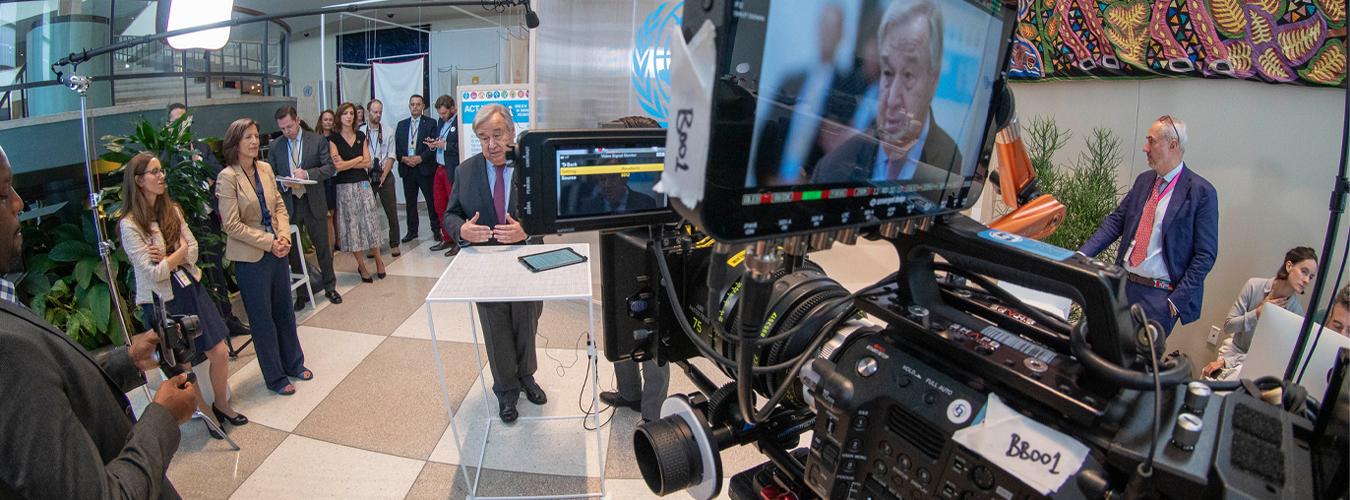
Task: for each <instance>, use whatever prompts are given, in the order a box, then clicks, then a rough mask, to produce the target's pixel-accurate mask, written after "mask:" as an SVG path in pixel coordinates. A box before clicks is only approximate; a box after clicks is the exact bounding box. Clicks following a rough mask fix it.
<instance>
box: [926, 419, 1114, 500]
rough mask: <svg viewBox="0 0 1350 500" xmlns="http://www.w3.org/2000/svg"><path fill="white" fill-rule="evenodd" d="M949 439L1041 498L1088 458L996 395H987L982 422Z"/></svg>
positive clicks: (1062, 436) (1061, 435)
mask: <svg viewBox="0 0 1350 500" xmlns="http://www.w3.org/2000/svg"><path fill="white" fill-rule="evenodd" d="M952 439H954V440H956V442H957V443H960V444H961V445H962V446H965V447H966V448H969V449H970V450H971V451H973V452H975V453H978V454H979V455H980V456H982V457H984V458H985V459H986V460H989V461H990V462H993V464H994V465H997V466H998V467H999V468H1001V469H1003V470H1004V471H1007V472H1008V473H1009V474H1011V475H1012V476H1014V477H1017V478H1018V479H1021V480H1022V481H1023V482H1025V483H1027V485H1029V486H1031V487H1033V488H1036V490H1037V491H1040V492H1041V494H1043V495H1050V494H1052V493H1054V492H1055V491H1057V490H1059V487H1060V486H1062V485H1063V484H1064V480H1065V479H1068V478H1070V477H1073V476H1074V475H1075V474H1077V473H1078V469H1079V468H1081V467H1082V466H1083V459H1085V458H1087V454H1088V448H1087V446H1084V445H1083V443H1080V442H1078V440H1076V439H1074V438H1072V437H1069V436H1068V435H1066V434H1064V433H1062V432H1059V431H1057V430H1054V429H1052V428H1050V427H1048V426H1046V425H1045V424H1042V423H1040V422H1037V421H1035V420H1032V419H1030V418H1027V417H1026V416H1023V415H1022V414H1020V413H1017V411H1015V410H1013V409H1012V408H1009V407H1008V406H1007V405H1005V404H1003V400H1001V399H999V398H998V395H997V394H990V395H989V402H988V403H987V404H986V406H985V413H984V420H983V421H981V422H980V423H978V424H976V425H972V426H970V427H967V428H965V429H961V430H959V431H956V434H955V435H953V436H952Z"/></svg>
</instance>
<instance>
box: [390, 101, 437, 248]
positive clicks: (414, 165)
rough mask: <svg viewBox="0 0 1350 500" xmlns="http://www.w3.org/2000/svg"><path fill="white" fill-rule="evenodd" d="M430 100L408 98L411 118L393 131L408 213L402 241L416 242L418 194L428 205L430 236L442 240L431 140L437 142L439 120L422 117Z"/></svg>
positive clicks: (402, 121) (434, 154)
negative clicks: (435, 199)
mask: <svg viewBox="0 0 1350 500" xmlns="http://www.w3.org/2000/svg"><path fill="white" fill-rule="evenodd" d="M426 108H427V100H426V99H424V98H423V97H422V96H420V95H417V94H413V96H412V97H411V98H409V99H408V112H410V113H412V116H410V117H408V118H404V119H402V120H399V122H398V126H397V127H395V128H394V139H395V141H397V142H396V143H395V145H394V147H395V148H397V149H395V154H397V155H398V176H399V177H400V178H402V179H403V202H404V204H405V205H406V210H407V214H408V235H407V236H404V237H403V242H404V243H407V242H409V241H412V240H415V239H417V231H418V226H420V225H421V223H419V222H418V220H417V193H418V192H421V193H422V199H424V200H426V203H427V215H428V216H429V217H430V219H431V234H432V236H433V237H434V238H435V239H436V241H441V220H440V217H441V214H437V213H436V206H435V205H436V204H435V202H434V201H433V199H434V193H433V190H434V185H435V180H436V168H437V166H436V150H435V149H432V148H431V145H430V144H428V143H427V142H428V141H434V140H436V134H437V130H436V120H434V119H432V118H428V117H425V116H422V112H423V111H426Z"/></svg>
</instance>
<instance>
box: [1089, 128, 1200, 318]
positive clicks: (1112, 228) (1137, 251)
mask: <svg viewBox="0 0 1350 500" xmlns="http://www.w3.org/2000/svg"><path fill="white" fill-rule="evenodd" d="M1186 138H1187V134H1186V123H1185V122H1182V121H1181V120H1177V119H1174V118H1172V117H1171V116H1167V115H1163V116H1162V117H1161V118H1158V120H1157V121H1155V122H1153V126H1151V127H1149V129H1148V135H1147V136H1146V137H1145V138H1144V154H1145V155H1147V158H1148V166H1149V169H1148V170H1145V171H1144V173H1142V174H1139V177H1136V178H1135V179H1134V187H1132V188H1130V192H1129V194H1126V195H1125V198H1124V199H1122V200H1120V205H1119V206H1117V207H1116V209H1115V210H1114V211H1112V212H1111V214H1110V215H1107V216H1106V219H1105V220H1103V221H1102V225H1101V227H1099V228H1098V229H1097V232H1096V233H1094V234H1093V235H1092V237H1091V238H1088V240H1087V242H1086V243H1083V246H1082V248H1079V249H1078V251H1079V252H1082V253H1083V254H1085V255H1088V256H1090V257H1096V256H1097V254H1099V253H1101V251H1102V250H1105V249H1106V247H1109V246H1111V244H1112V243H1115V242H1116V241H1120V250H1119V251H1117V252H1116V264H1117V265H1119V266H1122V267H1124V268H1125V271H1126V273H1127V274H1126V278H1127V280H1128V281H1127V282H1126V283H1125V296H1126V298H1128V299H1129V301H1130V303H1131V304H1139V305H1140V306H1141V307H1143V308H1144V313H1145V314H1147V315H1148V318H1149V319H1156V320H1158V322H1159V323H1161V324H1162V327H1163V333H1164V334H1171V333H1172V327H1173V326H1174V325H1176V322H1177V320H1178V319H1180V320H1181V322H1182V323H1183V324H1184V323H1190V322H1192V321H1195V320H1197V319H1199V318H1200V306H1201V304H1202V302H1203V301H1204V293H1205V277H1206V276H1208V275H1209V271H1210V269H1213V268H1214V260H1215V259H1216V258H1218V256H1219V194H1218V192H1217V191H1215V190H1214V185H1213V184H1210V183H1209V181H1207V180H1205V178H1204V177H1200V174H1197V173H1195V172H1192V171H1191V168H1190V165H1186V164H1185V163H1184V162H1183V161H1182V159H1181V157H1182V155H1183V154H1184V153H1185V152H1186Z"/></svg>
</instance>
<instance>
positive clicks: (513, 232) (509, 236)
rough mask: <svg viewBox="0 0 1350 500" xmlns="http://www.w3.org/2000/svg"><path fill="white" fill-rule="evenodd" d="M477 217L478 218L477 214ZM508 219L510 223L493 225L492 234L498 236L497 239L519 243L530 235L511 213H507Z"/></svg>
mask: <svg viewBox="0 0 1350 500" xmlns="http://www.w3.org/2000/svg"><path fill="white" fill-rule="evenodd" d="M475 218H477V216H476V215H475ZM506 220H507V221H509V222H510V224H498V225H496V226H493V227H492V235H493V237H495V238H497V241H499V242H502V243H508V244H509V243H518V242H521V241H525V238H528V237H529V236H530V235H528V234H525V228H523V227H520V222H517V221H516V219H514V218H512V217H511V214H506Z"/></svg>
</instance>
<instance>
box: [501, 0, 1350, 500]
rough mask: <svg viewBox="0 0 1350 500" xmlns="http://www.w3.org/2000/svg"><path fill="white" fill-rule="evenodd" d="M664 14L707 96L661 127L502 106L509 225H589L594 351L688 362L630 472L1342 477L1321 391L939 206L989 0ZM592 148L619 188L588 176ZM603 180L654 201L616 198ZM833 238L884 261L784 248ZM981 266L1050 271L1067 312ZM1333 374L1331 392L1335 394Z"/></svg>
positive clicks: (1116, 275) (1208, 483) (883, 494)
mask: <svg viewBox="0 0 1350 500" xmlns="http://www.w3.org/2000/svg"><path fill="white" fill-rule="evenodd" d="M683 14H684V15H683V26H684V28H683V33H682V35H683V39H684V41H690V42H691V43H695V42H698V41H706V40H708V39H709V36H710V35H711V39H713V40H716V48H715V50H714V51H712V52H713V53H714V54H715V61H703V62H702V63H700V62H698V61H692V62H689V61H681V60H676V61H675V62H674V63H672V68H673V70H674V71H679V70H681V68H685V67H687V65H689V64H694V65H697V64H710V65H711V66H712V67H711V68H706V69H708V70H709V71H711V74H712V75H713V78H712V79H711V82H710V84H711V89H710V95H709V96H708V100H707V102H705V103H698V102H694V103H693V104H692V105H691V104H690V102H688V101H687V100H686V101H678V100H677V101H676V102H672V106H674V109H672V110H671V116H677V117H680V118H679V120H678V123H673V124H672V125H671V127H670V129H669V130H666V131H664V132H662V131H656V130H651V131H639V130H613V129H603V130H593V131H530V132H526V133H525V134H523V135H522V137H521V138H520V141H519V143H520V145H521V147H520V150H519V151H520V155H521V159H522V161H521V167H522V169H523V170H521V171H522V172H523V175H519V176H517V177H516V180H515V187H514V188H515V189H516V196H518V197H519V198H517V199H520V200H523V203H524V205H525V210H523V218H522V224H523V225H524V226H525V228H526V230H527V232H529V233H530V234H548V233H554V232H567V231H574V230H600V231H602V233H601V238H600V244H601V256H600V260H601V264H602V268H601V272H602V281H603V287H602V302H603V311H604V313H603V317H604V320H603V323H604V335H603V347H604V351H605V356H606V357H607V358H608V359H609V360H611V361H620V360H626V359H631V360H639V361H641V360H656V361H658V362H660V363H674V364H676V365H678V366H680V367H681V368H682V369H683V370H684V372H685V373H686V374H687V375H688V376H689V378H690V379H691V380H692V381H693V382H694V383H695V385H696V386H697V387H698V389H699V391H698V392H696V393H691V394H684V395H675V396H672V397H670V398H668V399H667V400H666V401H665V403H664V405H663V408H662V418H660V419H659V420H656V421H652V422H649V423H645V424H643V425H640V426H639V427H638V429H637V431H636V433H635V434H634V437H633V445H634V451H635V456H636V458H637V461H638V465H639V467H640V469H641V471H642V475H643V478H644V479H645V481H646V482H647V484H648V486H649V487H650V488H651V490H652V491H653V492H655V493H657V494H659V495H666V494H669V493H673V492H676V491H688V493H689V494H690V495H691V496H693V497H695V498H713V497H715V496H717V495H718V493H719V492H720V491H721V490H722V489H723V488H724V487H725V488H727V489H729V492H730V495H731V497H732V498H745V499H749V498H773V499H779V498H829V499H893V498H945V499H957V498H960V499H1004V500H1011V499H1014V498H1018V499H1021V498H1041V497H1049V496H1054V497H1059V498H1102V497H1113V498H1114V497H1116V496H1121V497H1125V498H1140V497H1142V498H1188V497H1200V498H1219V497H1224V498H1227V497H1234V498H1344V495H1345V484H1346V482H1345V481H1346V471H1345V469H1346V467H1345V465H1346V462H1345V458H1344V457H1345V450H1346V440H1345V438H1344V434H1345V427H1346V423H1345V419H1344V418H1338V417H1334V416H1333V412H1330V411H1327V412H1316V411H1315V406H1316V405H1313V404H1311V403H1310V402H1309V401H1307V400H1306V399H1305V398H1303V397H1286V399H1285V401H1284V404H1283V408H1281V407H1277V406H1272V405H1269V404H1266V403H1264V402H1262V401H1261V400H1260V397H1261V392H1262V391H1263V390H1269V389H1272V388H1275V387H1281V386H1284V384H1283V383H1281V382H1280V381H1278V380H1258V381H1248V382H1247V383H1244V384H1236V383H1201V382H1195V381H1192V380H1191V374H1190V373H1191V364H1190V361H1189V360H1188V359H1187V358H1186V357H1185V356H1170V357H1166V359H1164V358H1165V356H1164V355H1163V351H1164V350H1163V347H1162V345H1161V344H1162V343H1163V341H1164V339H1163V337H1162V335H1161V334H1160V333H1159V332H1160V331H1161V329H1160V328H1158V326H1157V325H1156V323H1152V324H1151V323H1150V322H1149V321H1148V318H1146V317H1145V316H1144V314H1143V312H1142V310H1141V309H1139V308H1138V307H1137V306H1127V305H1126V301H1125V299H1124V284H1125V272H1124V271H1123V270H1122V269H1120V268H1118V267H1116V266H1113V265H1110V264H1107V263H1103V262H1101V261H1097V260H1094V259H1090V258H1088V257H1085V256H1082V255H1080V254H1077V253H1076V252H1072V251H1069V250H1065V249H1062V248H1057V247H1053V246H1050V245H1046V244H1043V243H1040V242H1038V241H1034V240H1030V239H1026V238H1024V237H1021V236H1018V235H1015V234H1009V233H1006V232H1001V231H995V230H991V229H989V228H987V227H985V226H983V225H981V224H979V223H977V222H975V221H973V220H971V219H969V218H967V217H965V216H964V215H961V214H960V212H961V211H962V210H965V209H967V208H970V207H971V206H972V205H973V204H974V203H975V201H976V199H977V198H978V196H979V194H980V192H981V191H982V190H983V185H984V182H985V181H986V179H987V178H988V166H989V160H990V156H991V151H992V149H993V143H994V135H995V132H996V131H997V130H999V129H1000V128H1001V127H1002V126H1003V125H1004V124H1006V123H1008V122H1009V119H1010V117H1011V116H1012V100H1011V93H1010V92H1009V91H1008V89H1007V87H1006V82H1005V68H1006V65H1007V59H1008V54H1009V52H1010V48H1011V47H1012V44H1013V42H1012V36H1011V34H1012V30H1013V27H1014V26H1015V24H1016V23H1015V12H1014V10H1013V9H1012V8H1010V7H1008V6H1005V5H1004V4H1003V3H1002V2H1000V1H991V0H841V1H837V2H823V3H822V2H810V1H805V0H795V1H794V0H775V1H772V2H770V1H768V0H737V1H727V0H710V1H708V2H690V3H686V4H685V7H684V12H683ZM699 30H710V31H704V32H700V31H699ZM810 33H817V34H818V37H815V38H813V37H811V36H809V34H810ZM804 34H805V35H804ZM677 43H679V42H677ZM687 52H688V51H682V50H672V53H675V54H684V53H687ZM817 58H825V59H829V60H828V61H826V62H823V63H822V62H821V60H820V59H817ZM677 80H678V79H677ZM679 90H680V89H676V91H675V92H673V94H682V93H681V92H679ZM682 95H689V93H683V94H682ZM685 105H689V107H687V108H685V107H681V106H685ZM700 141H702V142H700ZM699 144H706V146H704V147H705V148H706V150H698V149H697V146H698V145H699ZM692 158H706V161H704V162H702V163H700V162H697V161H690V159H692ZM658 159H659V160H660V161H661V162H662V163H664V164H665V166H664V168H663V169H662V170H661V172H662V179H661V183H662V186H663V189H664V191H661V192H658V191H656V190H655V189H651V185H652V183H653V182H655V180H656V179H654V178H652V177H653V176H651V175H648V174H652V173H655V171H656V169H655V168H654V167H653V164H654V163H655V162H657V161H658ZM591 175H618V176H619V178H621V179H626V180H625V183H626V184H627V186H626V190H620V189H614V190H613V191H611V192H609V193H608V196H602V195H601V194H600V193H601V191H602V189H600V188H599V187H598V186H599V183H598V182H594V183H592V182H590V181H591V180H592V179H588V177H589V176H591ZM690 176H692V177H693V178H695V179H696V180H698V181H700V182H694V183H689V184H684V183H682V182H670V181H672V180H677V179H673V177H685V178H688V177H690ZM596 180H597V181H598V179H596ZM691 186H692V187H691ZM628 193H639V194H642V195H644V196H646V197H648V198H650V199H651V200H652V201H654V202H655V203H654V204H650V203H642V204H641V206H642V207H643V208H641V209H636V207H637V206H638V205H635V204H632V203H631V202H629V203H626V204H620V203H619V202H620V201H621V200H632V199H635V198H632V197H630V196H628ZM621 194H622V195H623V196H620V195H621ZM602 197H603V198H604V201H597V200H599V199H600V198H602ZM681 219H683V222H679V221H680V220H681ZM859 238H867V239H871V240H883V241H886V242H889V243H890V244H891V245H893V246H894V248H895V250H896V252H897V253H898V255H899V257H900V266H899V269H898V270H897V271H896V272H895V273H893V274H891V275H889V276H887V277H886V278H884V279H882V280H881V281H879V282H878V283H876V284H874V285H872V286H868V287H863V288H861V289H855V290H849V289H848V288H846V287H844V286H843V285H841V284H840V283H839V282H837V281H835V280H834V279H831V278H830V277H829V276H828V275H827V274H826V273H825V272H824V271H823V270H822V269H821V268H820V267H819V266H818V265H816V264H815V263H813V262H812V261H811V259H810V255H809V254H810V253H811V252H814V251H819V250H826V249H829V248H831V247H832V246H833V245H835V244H836V243H840V244H848V245H851V244H854V243H856V242H857V240H858V239H859ZM996 280H1002V281H1007V282H1011V283H1015V284H1017V285H1021V286H1023V287H1028V288H1031V289H1034V290H1038V291H1041V292H1045V293H1049V294H1054V295H1057V296H1061V297H1067V298H1069V299H1071V300H1072V302H1074V303H1075V304H1076V305H1077V306H1078V307H1079V308H1080V309H1081V311H1082V317H1083V319H1082V320H1081V321H1078V322H1076V323H1070V322H1069V321H1068V320H1066V319H1064V318H1060V317H1057V316H1053V315H1052V314H1050V313H1047V312H1044V311H1042V310H1041V309H1038V308H1036V307H1033V306H1030V305H1028V304H1027V303H1026V302H1025V301H1023V300H1022V299H1020V298H1019V297H1018V296H1017V295H1015V294H1013V293H1011V292H1008V291H1007V290H1006V289H1005V288H1003V287H1002V286H1000V285H999V284H998V282H997V281H996ZM695 358H703V359H704V360H707V361H708V362H711V363H712V364H713V365H714V366H715V367H716V369H717V370H718V371H719V372H720V373H721V374H722V375H724V376H725V378H729V379H730V380H731V382H730V383H725V384H720V385H719V384H716V383H714V382H713V379H714V377H713V376H709V374H708V373H705V372H704V371H703V370H702V369H700V368H699V367H698V366H696V365H695V364H693V363H690V361H691V360H693V359H695ZM1338 373H1339V374H1338V375H1337V377H1338V378H1337V380H1342V381H1343V380H1344V379H1345V375H1344V370H1342V371H1341V372H1338ZM718 378H722V377H718ZM1333 385H1334V386H1335V387H1334V388H1333V389H1332V390H1329V391H1328V393H1327V394H1326V395H1325V396H1324V398H1323V400H1322V403H1323V404H1324V405H1327V406H1328V407H1334V406H1338V405H1337V404H1336V401H1338V400H1339V401H1345V400H1346V398H1347V397H1350V394H1346V392H1347V391H1346V390H1345V385H1344V384H1333ZM1283 389H1284V391H1285V393H1286V394H1298V389H1297V388H1296V387H1290V386H1284V387H1283ZM807 432H810V439H809V440H808V441H807V442H806V443H805V446H804V447H800V448H799V445H800V444H802V443H801V442H800V441H801V437H802V436H804V435H806V433H807ZM746 444H751V445H754V446H755V447H756V448H757V449H758V450H759V451H760V452H761V453H762V454H764V455H765V456H766V458H767V459H768V462H766V463H765V464H762V465H760V466H758V467H755V468H753V469H751V470H748V471H743V472H740V473H738V474H736V475H734V476H733V477H732V478H731V482H730V484H727V485H724V484H722V481H723V478H724V475H723V471H722V470H721V469H722V465H721V460H720V453H721V450H724V449H727V448H729V447H733V446H739V445H746ZM1308 471H1313V472H1312V473H1309V472H1308Z"/></svg>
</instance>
